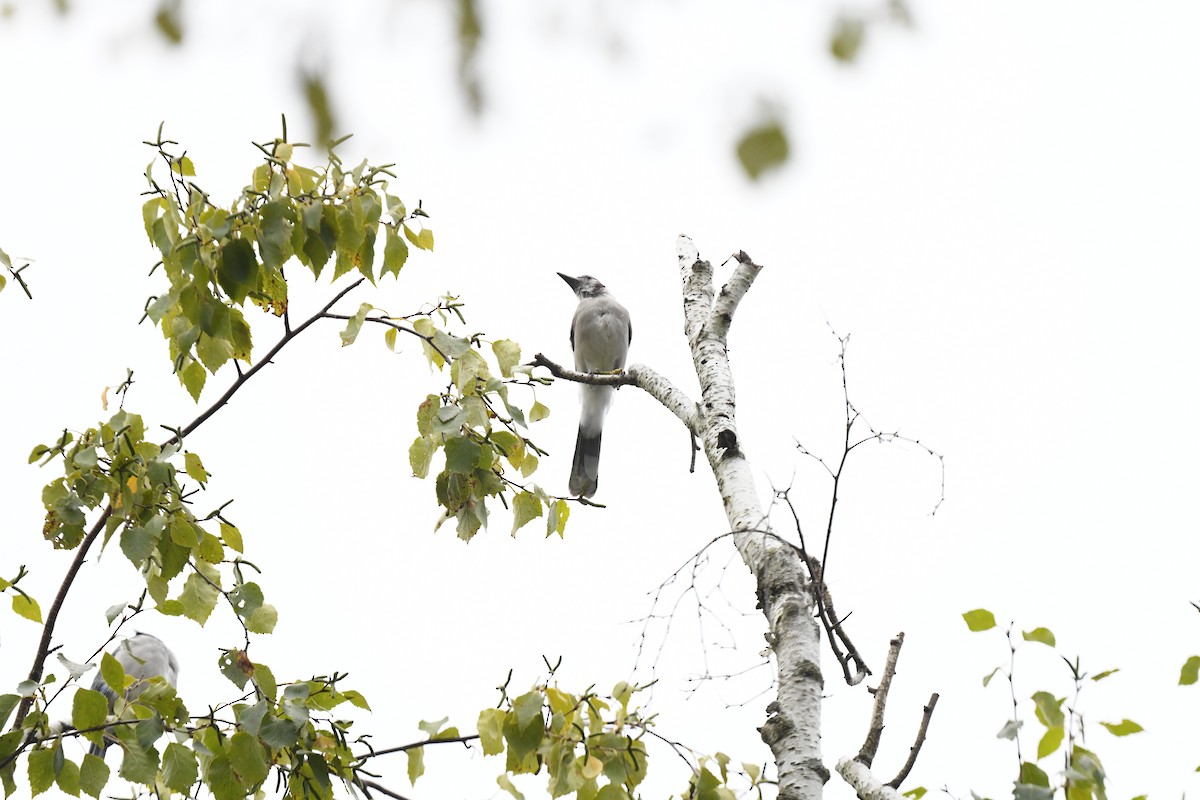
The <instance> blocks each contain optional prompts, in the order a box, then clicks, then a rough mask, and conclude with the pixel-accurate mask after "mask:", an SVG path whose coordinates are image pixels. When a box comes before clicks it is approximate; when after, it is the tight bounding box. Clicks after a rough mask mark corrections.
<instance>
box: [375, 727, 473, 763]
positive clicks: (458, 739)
mask: <svg viewBox="0 0 1200 800" xmlns="http://www.w3.org/2000/svg"><path fill="white" fill-rule="evenodd" d="M478 738H479V734H478V733H472V734H470V735H468V736H454V737H451V738H449V739H423V740H422V741H419V742H409V743H408V744H402V745H400V746H399V747H389V748H387V749H386V750H372V751H371V752H369V753H362V754H360V755H357V756H355V758H356V759H358V760H359V761H360V762H361V761H366V760H367V759H371V758H376V757H378V756H387V755H391V754H392V753H407V752H408V751H409V750H416V749H417V748H418V747H424V746H425V745H428V744H455V743H457V742H462V743H464V744H465V743H466V742H473V741H475V740H476V739H478Z"/></svg>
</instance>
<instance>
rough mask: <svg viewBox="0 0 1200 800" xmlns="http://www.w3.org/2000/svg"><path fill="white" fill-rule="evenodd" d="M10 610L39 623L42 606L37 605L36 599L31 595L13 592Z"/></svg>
mask: <svg viewBox="0 0 1200 800" xmlns="http://www.w3.org/2000/svg"><path fill="white" fill-rule="evenodd" d="M12 610H13V611H15V612H16V613H17V615H18V616H21V617H24V618H25V619H27V620H29V621H30V622H36V623H38V624H41V622H42V608H41V606H39V605H38V601H37V600H34V599H33V598H32V597H29V596H28V595H23V594H15V595H13V599H12Z"/></svg>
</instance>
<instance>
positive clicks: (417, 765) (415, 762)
mask: <svg viewBox="0 0 1200 800" xmlns="http://www.w3.org/2000/svg"><path fill="white" fill-rule="evenodd" d="M405 753H406V754H407V755H408V782H409V783H411V784H413V785H414V786H415V785H416V783H417V778H419V777H421V776H422V775H424V774H425V748H424V747H414V748H412V749H411V750H406V751H405Z"/></svg>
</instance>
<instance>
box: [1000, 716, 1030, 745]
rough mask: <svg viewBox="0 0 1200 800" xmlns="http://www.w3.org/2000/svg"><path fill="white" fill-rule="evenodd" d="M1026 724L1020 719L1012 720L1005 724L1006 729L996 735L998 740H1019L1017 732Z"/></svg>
mask: <svg viewBox="0 0 1200 800" xmlns="http://www.w3.org/2000/svg"><path fill="white" fill-rule="evenodd" d="M1024 724H1025V723H1024V722H1022V721H1021V720H1019V719H1010V720H1009V721H1008V722H1006V723H1004V727H1003V728H1001V729H1000V732H999V733H997V734H996V738H997V739H1008V740H1010V741H1011V740H1012V739H1015V738H1017V731H1019V730H1021V726H1022V725H1024Z"/></svg>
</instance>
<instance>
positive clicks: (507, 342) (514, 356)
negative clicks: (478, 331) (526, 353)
mask: <svg viewBox="0 0 1200 800" xmlns="http://www.w3.org/2000/svg"><path fill="white" fill-rule="evenodd" d="M492 352H493V353H495V354H496V363H498V364H499V365H500V374H501V375H503V376H504V377H506V378H511V377H512V374H513V367H515V366H516V365H517V364H519V363H520V361H521V345H519V344H517V343H516V342H514V341H513V340H512V339H500V340H498V341H495V342H492Z"/></svg>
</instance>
